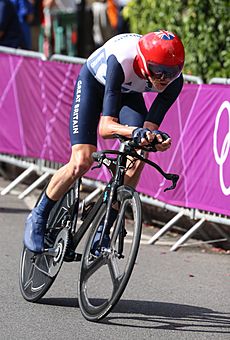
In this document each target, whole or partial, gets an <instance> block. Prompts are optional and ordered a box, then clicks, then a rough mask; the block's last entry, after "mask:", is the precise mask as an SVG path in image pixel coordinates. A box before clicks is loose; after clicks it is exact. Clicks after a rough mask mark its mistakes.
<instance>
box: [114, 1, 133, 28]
mask: <svg viewBox="0 0 230 340" xmlns="http://www.w3.org/2000/svg"><path fill="white" fill-rule="evenodd" d="M116 2H117V6H118V23H117V34H122V33H128V32H130V28H129V21H128V20H127V19H124V16H123V9H124V7H125V6H126V5H127V4H128V3H129V2H130V0H117V1H116Z"/></svg>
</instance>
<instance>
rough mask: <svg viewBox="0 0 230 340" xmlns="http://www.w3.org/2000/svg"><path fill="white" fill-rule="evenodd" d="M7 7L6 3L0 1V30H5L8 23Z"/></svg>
mask: <svg viewBox="0 0 230 340" xmlns="http://www.w3.org/2000/svg"><path fill="white" fill-rule="evenodd" d="M9 14H10V13H9V8H8V6H7V3H5V2H2V1H1V2H0V31H5V30H6V27H7V23H8V17H9Z"/></svg>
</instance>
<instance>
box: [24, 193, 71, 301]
mask: <svg viewBox="0 0 230 340" xmlns="http://www.w3.org/2000/svg"><path fill="white" fill-rule="evenodd" d="M44 191H45V189H44ZM44 191H43V192H42V194H41V195H40V197H39V199H38V201H37V203H36V205H35V206H37V205H38V203H39V201H40V199H41V197H42V195H43V193H44ZM72 195H73V192H72V191H71V189H70V190H69V191H68V192H67V193H66V194H65V195H64V196H63V197H62V198H61V199H60V200H59V201H58V202H57V203H56V204H55V206H54V207H53V208H52V210H51V212H50V216H49V219H48V222H47V226H46V232H45V245H47V247H48V248H50V247H54V246H55V247H58V250H59V252H58V255H57V256H51V255H47V254H44V253H41V254H36V253H33V252H31V251H29V250H28V249H27V248H26V247H25V246H23V248H22V252H21V257H20V267H19V288H20V291H21V294H22V296H23V298H24V299H25V300H27V301H30V302H36V301H38V300H39V299H40V298H42V297H43V296H44V295H45V294H46V293H47V291H48V290H49V288H50V287H51V286H52V284H53V282H54V280H55V279H56V277H57V275H58V273H59V271H60V269H61V266H62V263H63V259H64V255H65V250H66V247H67V243H68V230H67V229H66V228H63V227H61V221H62V219H63V218H64V216H65V212H66V211H67V209H66V204H69V203H67V202H68V201H70V200H71V201H72V200H73V197H72ZM51 233H53V238H52V239H50V234H51ZM48 235H49V236H48ZM45 248H46V246H45Z"/></svg>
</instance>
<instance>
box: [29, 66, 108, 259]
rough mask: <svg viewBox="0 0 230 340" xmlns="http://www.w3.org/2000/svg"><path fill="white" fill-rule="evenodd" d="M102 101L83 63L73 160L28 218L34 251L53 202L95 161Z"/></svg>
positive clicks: (73, 114)
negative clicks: (94, 155)
mask: <svg viewBox="0 0 230 340" xmlns="http://www.w3.org/2000/svg"><path fill="white" fill-rule="evenodd" d="M102 101H103V92H102V88H101V85H100V84H98V82H97V81H96V80H95V79H94V78H93V76H92V75H91V74H90V72H89V71H88V69H87V67H86V66H84V67H83V68H82V70H81V72H80V75H79V77H78V80H77V82H76V86H75V92H74V100H73V104H72V110H71V115H70V138H71V144H72V154H71V158H70V161H69V162H68V163H67V164H66V165H65V166H63V167H62V168H61V169H59V170H58V171H57V172H56V174H55V175H54V176H53V177H52V179H51V181H50V183H49V185H48V187H47V190H46V193H45V194H44V196H43V198H42V200H41V202H40V204H39V205H38V206H37V207H36V208H34V209H33V210H32V212H31V214H30V215H29V216H28V218H27V221H26V226H25V233H24V243H25V246H26V247H27V248H28V249H30V250H32V251H34V252H41V251H43V247H44V232H45V227H46V223H47V219H48V216H49V213H50V211H51V209H52V207H53V205H54V204H55V202H56V201H57V200H59V199H60V198H61V197H62V195H63V194H64V193H65V192H66V191H67V190H68V188H69V187H70V186H71V185H72V184H73V183H74V181H75V180H76V179H77V178H79V177H80V176H82V175H83V174H84V173H85V172H87V171H88V170H89V168H90V166H91V165H92V163H93V160H92V157H91V154H92V152H94V151H96V145H97V125H98V122H99V118H100V112H101V109H102Z"/></svg>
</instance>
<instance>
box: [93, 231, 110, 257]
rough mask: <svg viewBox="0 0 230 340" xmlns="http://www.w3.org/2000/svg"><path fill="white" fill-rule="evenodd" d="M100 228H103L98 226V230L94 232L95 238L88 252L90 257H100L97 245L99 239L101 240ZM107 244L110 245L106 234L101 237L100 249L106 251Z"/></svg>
mask: <svg viewBox="0 0 230 340" xmlns="http://www.w3.org/2000/svg"><path fill="white" fill-rule="evenodd" d="M102 228H103V226H100V227H99V228H98V231H97V232H96V235H95V238H94V240H93V243H92V247H91V251H90V252H91V254H92V255H94V256H97V257H98V256H100V254H101V251H100V249H99V248H98V244H99V241H100V238H101V233H102ZM109 244H110V237H109V235H108V234H105V235H104V237H103V240H102V243H101V248H106V249H108V248H109Z"/></svg>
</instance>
